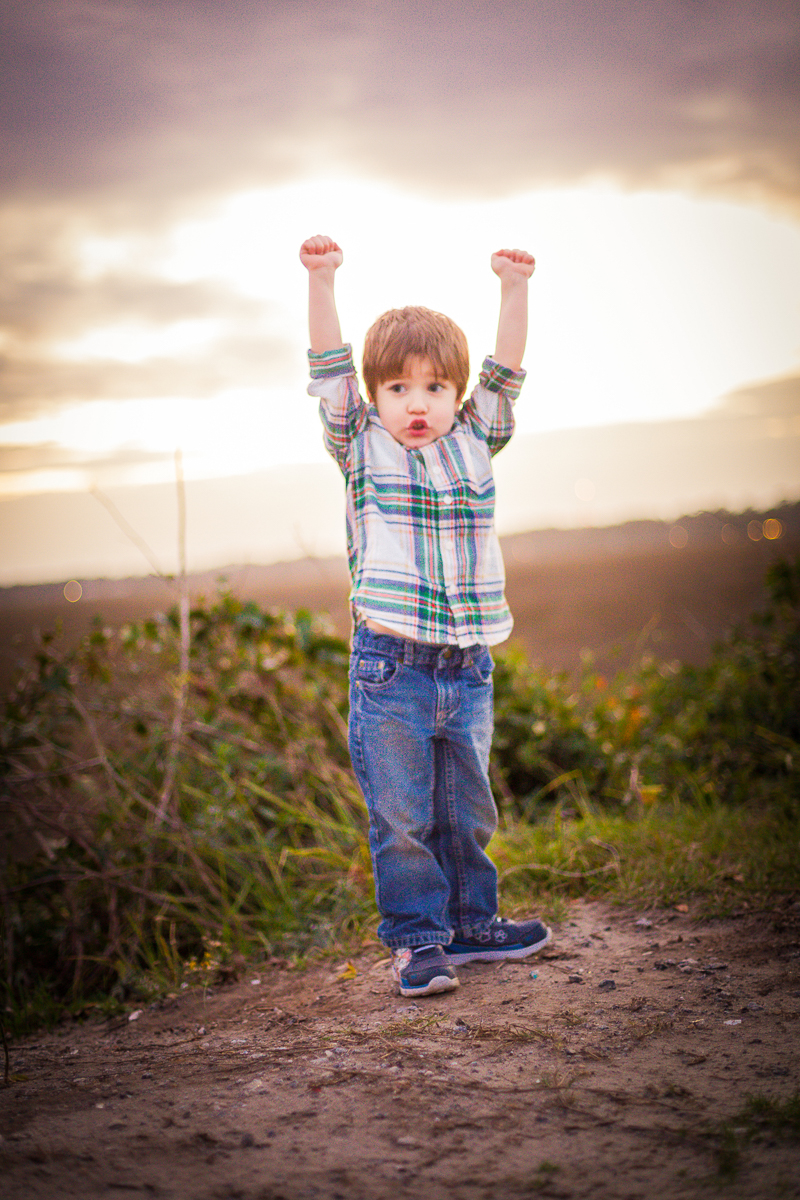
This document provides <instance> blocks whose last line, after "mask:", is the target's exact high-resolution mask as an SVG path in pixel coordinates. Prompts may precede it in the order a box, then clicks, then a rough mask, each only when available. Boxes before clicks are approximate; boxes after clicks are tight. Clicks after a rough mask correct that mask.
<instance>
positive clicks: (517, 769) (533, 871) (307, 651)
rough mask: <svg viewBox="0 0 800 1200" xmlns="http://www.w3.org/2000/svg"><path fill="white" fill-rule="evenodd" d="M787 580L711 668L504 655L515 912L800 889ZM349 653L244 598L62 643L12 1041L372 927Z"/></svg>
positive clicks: (11, 1007) (0, 735)
mask: <svg viewBox="0 0 800 1200" xmlns="http://www.w3.org/2000/svg"><path fill="white" fill-rule="evenodd" d="M773 576H774V577H773V579H772V584H771V586H772V592H773V603H772V607H771V608H767V610H766V611H765V613H764V615H763V616H762V617H761V618H760V624H759V625H758V627H756V628H755V629H754V630H752V631H749V632H745V633H741V632H740V633H737V634H733V635H731V638H730V639H729V640H728V642H726V643H725V644H724V645H723V646H721V647H719V648H718V649H717V651H715V653H714V655H713V656H712V660H711V662H710V663H709V665H708V667H707V668H706V669H704V672H703V673H698V669H696V668H691V669H689V668H682V667H678V666H676V665H674V664H672V665H670V664H658V663H654V662H653V661H651V660H643V661H642V663H641V664H639V666H638V667H636V668H635V669H633V670H626V671H625V672H622V673H620V675H619V676H618V677H616V678H614V679H612V680H605V679H601V678H600V677H599V676H597V675H596V674H595V673H594V672H593V670H592V668H591V664H590V663H587V666H586V670H585V671H584V673H583V675H582V676H581V678H579V679H577V680H574V679H568V678H567V677H566V676H560V675H555V676H554V675H550V674H547V673H544V672H541V671H537V670H536V669H534V668H532V667H531V666H530V665H529V664H528V663H526V662H524V661H521V660H520V658H519V656H518V655H516V654H515V652H514V651H513V650H511V651H508V652H507V653H506V654H505V655H503V656H501V657H500V658H499V661H498V667H497V670H496V673H495V695H496V712H497V733H496V738H495V746H494V749H493V757H492V765H491V773H492V780H493V785H494V787H495V792H496V797H497V800H498V805H499V807H500V810H501V817H502V819H501V824H500V829H499V831H498V833H497V835H496V837H495V839H494V841H493V843H492V846H491V853H492V855H493V857H494V858H495V860H496V862H497V863H498V867H499V871H500V880H501V889H502V895H503V905H504V909H505V911H509V910H511V911H512V912H513V911H515V910H516V911H520V912H523V911H530V910H531V909H532V908H535V909H536V910H538V911H540V912H543V913H544V915H545V916H547V917H548V918H550V919H554V920H558V919H559V918H560V917H562V916H563V915H564V914H565V912H566V904H567V902H568V901H569V899H570V898H572V897H575V896H589V897H604V898H607V899H610V900H612V901H615V902H619V903H624V904H629V905H636V906H637V907H640V908H655V907H665V906H670V905H677V904H687V905H689V904H691V907H692V911H693V913H695V914H696V915H712V914H715V915H720V914H724V913H728V912H731V911H732V910H734V909H737V908H741V907H743V906H745V905H749V906H751V907H756V906H759V905H764V904H767V903H769V902H770V900H771V899H772V898H773V897H775V896H777V895H786V894H794V893H796V892H797V889H798V871H797V866H796V863H797V860H798V854H797V850H798V845H799V844H800V724H799V722H800V563H798V564H796V565H795V566H794V567H791V566H788V565H783V566H782V565H780V564H779V568H773ZM347 660H348V647H347V646H346V644H345V643H344V642H342V641H341V639H339V638H338V637H336V636H334V635H333V634H332V632H331V630H330V629H329V628H328V627H327V626H326V624H325V622H324V621H323V620H322V619H320V618H318V617H315V616H314V615H313V614H311V613H309V612H305V611H303V610H300V611H298V612H296V613H283V612H273V611H268V610H262V609H259V608H258V607H257V606H256V605H254V604H244V603H242V602H241V601H239V600H238V599H236V598H235V597H233V596H230V595H227V594H225V593H222V594H221V595H220V596H218V597H216V598H215V599H214V600H212V601H210V602H203V603H198V604H196V605H195V607H194V608H193V609H192V610H191V611H187V610H186V606H183V607H182V608H181V609H180V610H178V609H176V610H175V611H174V612H172V613H168V614H159V615H157V616H155V617H154V618H152V619H151V620H148V621H145V622H142V623H141V624H138V625H127V626H124V627H123V628H121V629H118V630H111V629H106V628H104V627H103V625H102V623H98V624H97V625H96V626H95V628H94V630H93V631H92V633H91V634H90V635H89V636H88V637H87V638H86V639H84V641H83V642H82V643H81V644H80V645H79V646H77V647H71V648H69V647H66V648H65V647H64V646H63V645H62V644H61V642H60V640H59V638H58V636H57V635H56V634H47V635H45V636H44V637H43V638H42V639H41V643H40V646H39V650H38V653H37V657H36V663H35V666H34V668H33V669H32V670H31V671H29V672H28V673H27V674H26V675H25V676H23V677H22V678H21V679H20V680H19V682H18V683H17V685H16V686H15V688H14V689H13V691H12V692H11V694H10V695H9V696H8V697H7V700H6V703H5V706H4V713H3V722H2V726H0V785H2V786H1V787H0V838H1V839H2V840H1V841H0V859H1V860H2V861H1V862H0V904H1V907H0V914H1V916H0V919H1V920H2V933H3V938H2V963H1V964H0V968H1V969H0V986H1V987H2V1011H3V1012H4V1014H5V1017H4V1020H5V1025H6V1028H7V1029H8V1030H9V1031H10V1032H11V1033H12V1034H13V1033H16V1032H20V1031H22V1030H24V1029H28V1028H32V1027H33V1026H35V1025H36V1024H37V1023H40V1022H52V1021H53V1020H56V1019H57V1018H58V1016H59V1014H60V1013H63V1012H66V1011H72V1012H80V1011H86V1010H87V1006H88V1005H109V1004H124V1003H127V1002H136V1001H137V999H138V1000H141V999H148V998H152V996H154V995H156V994H158V993H159V992H163V991H172V990H175V988H176V987H179V986H180V985H181V984H182V983H192V982H203V983H206V984H207V983H209V982H211V981H215V980H218V979H225V978H230V977H231V976H233V975H235V973H236V972H237V971H238V970H240V969H242V967H243V965H244V964H245V963H246V962H248V961H256V962H257V961H258V960H263V959H269V958H275V957H276V956H277V957H281V958H283V959H286V960H289V961H291V962H294V963H296V964H298V965H302V964H303V963H304V962H305V961H307V960H308V958H309V956H318V955H321V954H335V955H337V956H341V957H347V956H349V955H351V954H352V953H354V952H356V951H357V950H358V949H359V948H360V947H361V946H363V945H364V944H365V942H371V941H372V939H373V938H374V930H375V928H376V925H377V914H376V912H375V907H374V901H373V891H372V873H371V866H370V857H369V849H368V838H367V832H368V829H367V827H368V821H367V814H366V810H365V806H364V803H363V800H362V798H361V796H360V794H359V791H358V788H357V786H356V783H355V780H354V777H353V774H352V771H351V769H350V764H349V755H348V750H347ZM187 663H188V667H187ZM742 697H746V699H747V704H746V705H743V702H742ZM748 706H749V707H748ZM754 714H755V716H754ZM756 717H757V719H756ZM745 783H746V785H747V787H746V789H744V784H745ZM743 789H744V790H743Z"/></svg>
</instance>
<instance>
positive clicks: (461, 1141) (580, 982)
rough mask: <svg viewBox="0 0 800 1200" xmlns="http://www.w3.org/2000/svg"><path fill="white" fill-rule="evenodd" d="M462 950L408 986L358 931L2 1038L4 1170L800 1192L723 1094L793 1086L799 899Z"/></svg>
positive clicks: (377, 1188) (114, 1190)
mask: <svg viewBox="0 0 800 1200" xmlns="http://www.w3.org/2000/svg"><path fill="white" fill-rule="evenodd" d="M459 975H460V978H461V987H460V989H459V990H458V991H456V992H453V993H449V994H447V995H445V996H434V997H429V998H427V999H420V1000H418V1001H417V1002H416V1003H412V1002H410V1001H408V1000H404V999H402V998H400V997H398V996H396V995H395V994H394V993H393V991H392V986H391V982H390V976H389V972H388V963H387V960H386V958H385V957H382V955H381V951H380V948H379V947H375V949H374V950H373V951H368V952H365V953H364V954H363V955H362V956H361V957H359V958H357V959H354V960H353V961H351V962H336V963H324V964H318V965H316V966H314V967H312V968H311V969H309V970H308V971H305V972H300V971H296V970H290V969H287V968H286V966H285V964H280V963H273V964H270V965H267V966H265V967H263V968H259V969H258V970H249V971H247V970H245V971H243V972H242V973H241V975H240V977H239V978H238V979H237V980H236V981H234V982H232V983H228V984H226V985H224V986H219V987H214V988H212V989H211V990H210V991H204V990H203V989H201V988H196V989H193V988H190V989H188V990H184V991H182V992H181V993H180V994H178V995H175V996H172V997H169V998H167V999H165V1000H162V1001H159V1002H158V1003H155V1004H153V1005H152V1006H150V1007H147V1008H145V1009H143V1010H142V1011H141V1012H136V1011H133V1012H131V1013H129V1014H127V1015H126V1016H123V1017H116V1018H114V1019H112V1020H108V1021H103V1022H101V1021H90V1022H88V1023H84V1024H79V1023H71V1024H69V1025H62V1026H61V1027H59V1028H58V1029H57V1030H55V1031H54V1032H52V1033H48V1034H42V1035H39V1036H35V1037H32V1038H30V1039H28V1040H26V1041H24V1042H22V1043H18V1044H15V1045H13V1046H12V1047H11V1063H10V1069H11V1082H10V1085H9V1086H8V1087H7V1088H5V1089H0V1133H1V1134H2V1141H1V1142H0V1179H2V1183H1V1184H0V1192H2V1195H3V1197H4V1198H5V1200H23V1198H24V1200H38V1198H42V1200H45V1198H46V1200H55V1198H58V1200H61V1198H62V1197H63V1198H65V1200H66V1198H68V1197H81V1198H82V1200H92V1198H93V1197H101V1196H102V1197H108V1196H115V1197H120V1198H122V1197H124V1196H126V1195H131V1196H141V1195H146V1196H147V1195H150V1196H154V1197H164V1198H173V1197H174V1198H177V1200H183V1198H191V1200H195V1198H196V1200H206V1198H208V1200H234V1198H236V1200H300V1198H301V1197H310V1198H319V1200H384V1198H386V1200H388V1198H389V1197H393V1198H394V1197H405V1196H408V1197H411V1196H414V1197H419V1196H422V1197H425V1198H428V1197H430V1198H431V1200H440V1198H441V1200H444V1198H445V1197H447V1198H452V1200H479V1198H480V1200H495V1198H496V1200H506V1198H508V1200H516V1198H517V1197H532V1196H546V1197H565V1198H566V1197H591V1198H592V1200H623V1198H624V1200H634V1198H636V1200H638V1198H640V1197H641V1198H645V1197H646V1198H648V1200H650V1198H651V1197H659V1196H660V1197H664V1198H670V1200H671V1198H673V1197H675V1198H683V1197H692V1198H694V1197H697V1198H699V1197H707V1196H716V1195H720V1196H723V1197H736V1198H738V1197H754V1198H756V1197H757V1198H758V1200H762V1198H763V1200H766V1198H769V1200H772V1198H773V1197H774V1198H778V1197H800V1149H799V1148H798V1144H797V1141H796V1140H795V1141H792V1140H787V1139H786V1138H785V1137H784V1136H782V1135H781V1134H780V1133H776V1132H775V1131H774V1130H771V1129H761V1130H760V1131H758V1132H756V1133H755V1134H754V1135H752V1128H751V1126H750V1125H749V1124H748V1123H747V1121H746V1120H745V1119H744V1118H743V1117H742V1115H741V1114H742V1112H743V1109H744V1106H745V1101H746V1097H747V1096H748V1095H760V1096H766V1097H769V1098H770V1099H771V1100H773V1101H785V1100H786V1099H788V1098H789V1097H790V1096H792V1095H794V1094H795V1093H796V1091H797V1087H798V1069H797V1068H798V1053H799V1051H800V1044H799V1040H798V1031H799V1029H800V1027H799V1026H798V1017H800V904H797V903H791V902H789V901H787V902H786V903H785V904H782V905H780V906H779V907H777V908H776V909H775V910H774V911H772V912H766V913H758V914H748V913H742V914H739V915H737V916H732V917H730V918H727V919H725V920H715V921H706V922H700V923H698V922H695V921H694V920H693V917H692V914H691V912H687V913H684V912H678V911H670V912H659V913H653V912H650V913H647V914H644V915H643V914H641V913H638V912H628V911H623V910H620V909H615V908H611V907H608V906H605V905H602V904H597V903H587V902H583V901H578V902H575V903H573V904H571V905H570V906H569V909H568V913H567V916H566V918H565V919H564V920H563V921H562V922H560V923H559V924H558V925H557V926H556V927H555V929H554V937H553V941H552V942H551V944H550V945H549V946H548V947H547V948H546V949H545V950H544V951H543V952H542V953H540V954H539V955H537V956H535V957H534V958H531V959H528V960H527V961H525V962H519V963H505V964H502V965H499V966H498V965H496V964H493V965H487V964H472V965H470V966H466V967H462V968H460V971H459ZM726 1122H727V1123H728V1126H727V1131H725V1128H724V1127H725V1124H726ZM751 1135H752V1136H751Z"/></svg>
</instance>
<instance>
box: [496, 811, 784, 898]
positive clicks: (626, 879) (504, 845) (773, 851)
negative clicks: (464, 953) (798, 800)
mask: <svg viewBox="0 0 800 1200" xmlns="http://www.w3.org/2000/svg"><path fill="white" fill-rule="evenodd" d="M799 848H800V822H798V820H797V819H796V817H795V816H794V815H793V814H792V813H791V812H786V811H782V810H781V809H779V810H778V811H777V812H771V811H766V812H760V811H753V810H751V809H743V808H737V807H733V806H730V805H725V804H722V803H719V802H716V801H701V802H699V803H698V804H696V805H694V806H689V805H687V804H685V803H682V802H680V801H672V802H668V801H665V802H660V803H659V802H654V803H652V804H649V805H646V806H638V807H636V808H634V809H632V810H631V809H627V810H625V811H623V812H620V811H613V810H612V811H608V810H606V809H599V808H594V807H592V806H591V805H590V804H589V803H588V802H584V803H583V804H582V805H581V808H580V810H579V811H575V810H570V812H569V814H568V815H566V816H565V814H564V811H563V809H562V808H561V807H557V808H555V809H553V810H552V811H551V812H550V814H549V815H548V816H547V817H546V819H544V820H543V821H541V822H540V823H539V824H537V825H527V824H525V823H522V822H516V821H512V822H508V823H506V825H505V826H504V827H503V828H502V829H501V830H500V831H499V832H498V833H497V834H496V835H495V838H494V840H493V841H492V843H491V845H490V848H489V853H490V854H491V856H492V857H493V859H494V861H495V862H496V863H497V864H498V870H499V876H500V881H501V887H502V890H503V894H504V896H505V898H506V901H507V903H508V904H509V905H510V906H512V907H514V908H521V907H524V906H525V904H526V903H527V904H529V903H530V898H531V896H532V895H535V896H536V897H537V899H538V900H539V901H540V902H541V903H542V904H544V905H546V906H547V905H549V909H550V911H551V912H555V913H556V914H558V911H559V908H558V905H559V901H561V902H562V904H563V900H564V899H565V898H568V897H574V896H590V897H603V898H606V899H610V900H612V901H615V902H618V903H620V904H627V905H635V906H636V907H638V908H668V907H671V906H674V905H677V904H682V903H687V902H689V901H691V904H692V912H693V914H694V915H696V916H703V917H710V916H724V915H727V914H729V913H731V912H733V911H735V910H737V909H741V908H742V907H743V906H745V907H746V906H748V905H749V906H751V907H753V908H756V907H759V906H764V905H767V904H769V903H770V902H771V900H772V899H773V898H774V897H775V896H779V895H786V894H791V893H792V892H794V891H795V890H796V889H797V886H798V868H797V862H798V849H799Z"/></svg>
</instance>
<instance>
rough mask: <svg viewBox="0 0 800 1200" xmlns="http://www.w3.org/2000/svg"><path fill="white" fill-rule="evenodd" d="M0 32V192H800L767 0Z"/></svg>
mask: <svg viewBox="0 0 800 1200" xmlns="http://www.w3.org/2000/svg"><path fill="white" fill-rule="evenodd" d="M3 41H4V46H5V51H4V53H5V56H6V60H7V62H6V67H5V70H4V71H3V79H4V83H3V90H4V92H5V105H6V110H7V112H8V114H9V116H8V124H7V128H6V132H5V136H4V143H3V148H2V156H1V158H2V162H3V164H4V167H3V170H4V173H5V189H6V194H7V195H13V194H18V193H19V191H20V190H22V191H24V192H25V193H26V194H28V195H36V194H39V195H45V194H46V195H51V196H52V195H54V194H57V195H60V196H62V197H75V198H77V197H82V198H84V199H88V198H89V197H90V196H91V197H93V198H94V199H95V201H98V202H99V201H103V202H105V203H106V204H107V205H108V206H110V207H114V206H117V207H121V208H125V207H126V206H128V205H134V206H137V207H138V208H141V207H142V206H144V207H145V208H146V207H147V206H151V207H152V210H153V215H154V216H155V215H156V214H157V212H158V211H159V210H164V209H165V208H171V207H172V206H174V205H183V206H185V205H186V204H188V203H190V202H191V201H192V200H193V199H199V198H200V197H202V196H204V195H212V194H214V193H219V192H220V191H223V190H229V189H230V188H233V187H237V186H242V185H245V184H265V183H270V182H275V181H277V180H281V179H286V178H288V177H290V176H293V175H295V174H296V173H297V172H298V171H307V170H308V169H309V168H312V167H313V166H314V165H315V164H317V163H323V164H324V165H326V166H327V165H331V164H337V165H340V166H344V167H345V168H349V169H352V170H364V171H368V172H371V173H377V174H379V175H382V176H384V177H390V178H393V179H395V180H398V181H402V182H404V183H406V184H410V185H413V186H415V187H418V188H419V187H424V188H428V189H430V190H438V191H457V192H460V193H463V192H465V191H467V192H472V193H476V192H484V193H498V192H503V191H508V190H512V189H513V190H519V189H520V188H522V187H525V186H532V185H536V184H537V183H542V182H554V181H560V182H569V181H572V180H577V179H582V178H586V177H587V176H598V175H600V176H605V177H614V178H616V179H617V180H618V181H620V182H621V183H623V184H624V183H626V182H627V183H631V184H641V183H645V182H647V183H650V184H659V183H664V182H669V181H678V180H681V181H682V182H683V183H684V184H685V183H686V182H691V181H692V180H694V181H695V182H696V183H697V184H698V185H699V186H701V187H702V186H713V187H715V188H717V189H723V190H724V189H733V190H738V191H739V192H740V193H741V192H742V191H744V190H747V189H752V188H758V189H760V190H761V191H762V192H763V193H764V194H771V195H772V197H773V198H774V199H776V200H777V201H779V202H783V203H794V202H795V201H796V197H797V193H798V190H799V189H798V183H800V136H798V134H799V132H800V131H799V130H798V124H799V123H800V121H799V116H800V103H798V101H799V100H800V73H798V72H797V70H796V62H797V60H798V51H799V50H800V14H798V10H797V6H796V4H795V3H786V2H784V0H729V2H724V0H718V2H714V0H710V2H706V3H699V2H694V0H646V2H638V0H637V2H635V3H634V0H628V2H627V3H620V2H619V0H596V2H595V3H592V4H591V5H589V4H575V3H574V2H573V0H548V3H546V4H545V3H531V0H509V2H508V3H505V2H504V3H502V4H500V5H498V4H497V3H496V2H495V0H493V2H492V3H489V2H488V0H441V2H440V3H437V4H435V5H431V4H422V3H421V2H420V0H371V2H370V3H366V2H365V0H349V2H347V0H345V2H344V3H341V4H337V5H335V6H333V5H331V6H322V5H316V4H311V3H309V2H308V0H282V2H281V3H279V4H278V3H270V2H269V0H266V2H264V0H229V2H227V3H224V4H222V3H219V0H149V2H148V0H135V2H134V0H116V2H115V3H114V4H108V3H106V2H104V0H94V2H89V0H49V3H48V2H47V0H45V2H40V3H37V4H31V5H26V6H22V5H15V6H13V11H11V6H9V10H8V11H7V15H6V28H5V30H4V31H3Z"/></svg>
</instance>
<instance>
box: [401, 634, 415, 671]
mask: <svg viewBox="0 0 800 1200" xmlns="http://www.w3.org/2000/svg"><path fill="white" fill-rule="evenodd" d="M413 665H414V643H413V642H412V641H411V639H410V638H403V666H404V667H413Z"/></svg>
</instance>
